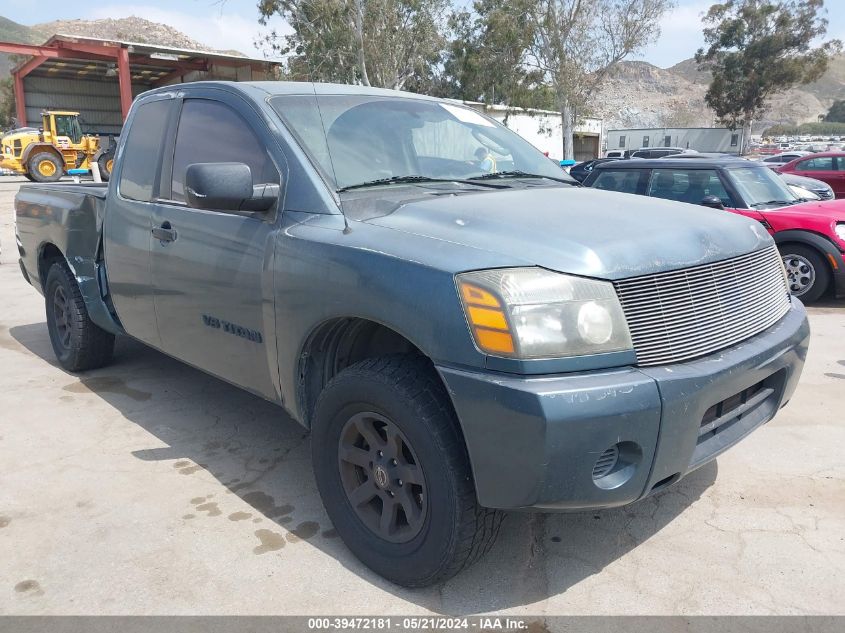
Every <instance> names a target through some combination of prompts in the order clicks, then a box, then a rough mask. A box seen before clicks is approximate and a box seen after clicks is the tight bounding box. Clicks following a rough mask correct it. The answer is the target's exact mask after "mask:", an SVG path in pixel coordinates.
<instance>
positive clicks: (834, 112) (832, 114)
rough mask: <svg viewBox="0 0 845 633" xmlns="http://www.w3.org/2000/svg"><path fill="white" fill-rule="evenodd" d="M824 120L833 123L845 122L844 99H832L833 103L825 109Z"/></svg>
mask: <svg viewBox="0 0 845 633" xmlns="http://www.w3.org/2000/svg"><path fill="white" fill-rule="evenodd" d="M824 120H825V121H831V122H833V123H845V99H837V100H836V101H834V102H833V105H832V106H830V110H828V111H827V114H826V115H825V117H824Z"/></svg>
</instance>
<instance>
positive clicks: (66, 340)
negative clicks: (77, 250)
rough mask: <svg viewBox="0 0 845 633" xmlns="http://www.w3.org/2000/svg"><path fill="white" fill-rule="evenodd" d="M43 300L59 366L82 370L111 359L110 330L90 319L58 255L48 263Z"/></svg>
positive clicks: (66, 267) (70, 369)
mask: <svg viewBox="0 0 845 633" xmlns="http://www.w3.org/2000/svg"><path fill="white" fill-rule="evenodd" d="M44 300H45V302H46V309H47V330H48V331H49V332H50V342H51V343H52V345H53V351H54V352H55V354H56V358H57V359H58V361H59V363H60V364H61V366H62V367H64V368H65V369H67V370H68V371H74V372H75V371H86V370H88V369H97V368H98V367H103V366H104V365H107V364H108V363H109V361H111V359H112V354H113V352H114V334H111V333H109V332H106V331H105V330H104V329H102V328H101V327H99V326H98V325H96V324H95V323H94V322H93V321H91V319H90V317H89V316H88V309H87V308H86V307H85V300H84V299H83V298H82V293H81V292H80V291H79V285H78V284H77V283H76V279H74V277H73V275H72V274H71V272H70V268H68V265H67V263H66V262H65V261H64V260H62V259H57V260H54V261H53V263H52V265H50V268H49V270H48V272H47V280H46V282H45V284H44Z"/></svg>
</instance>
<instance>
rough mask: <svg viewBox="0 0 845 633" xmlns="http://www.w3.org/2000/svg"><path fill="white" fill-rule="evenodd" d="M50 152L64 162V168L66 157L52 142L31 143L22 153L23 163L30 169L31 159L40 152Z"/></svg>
mask: <svg viewBox="0 0 845 633" xmlns="http://www.w3.org/2000/svg"><path fill="white" fill-rule="evenodd" d="M42 151H43V152H50V153H52V154H53V155H54V156H55V157H56V158H57V159H58V160H59V162H60V163H61V164H62V170H64V164H65V158H64V156H62V153H61V152H60V151H59V150H57V149H56V147H55V146H53V145H51V144H50V143H30V144H29V145H27V147H26V149H25V150H24V151H23V154H21V164H22V165H23V166H24V168H26V169H27V171H29V166H28V163H29V159H30V158H31V157H32V156H33V155H34V154H37V153H38V152H42Z"/></svg>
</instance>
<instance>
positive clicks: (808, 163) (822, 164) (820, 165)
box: [795, 156, 833, 171]
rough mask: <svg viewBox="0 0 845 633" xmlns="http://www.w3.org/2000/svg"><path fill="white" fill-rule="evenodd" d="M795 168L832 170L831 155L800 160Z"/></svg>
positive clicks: (801, 169)
mask: <svg viewBox="0 0 845 633" xmlns="http://www.w3.org/2000/svg"><path fill="white" fill-rule="evenodd" d="M795 168H796V169H797V170H798V171H833V157H832V156H819V157H818V158H809V159H807V160H802V161H801V162H800V163H798V164H797V165H796V166H795Z"/></svg>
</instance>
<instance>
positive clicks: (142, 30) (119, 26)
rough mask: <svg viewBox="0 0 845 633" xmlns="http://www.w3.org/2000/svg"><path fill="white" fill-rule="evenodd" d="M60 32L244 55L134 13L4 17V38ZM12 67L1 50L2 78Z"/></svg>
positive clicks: (41, 38)
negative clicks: (34, 19)
mask: <svg viewBox="0 0 845 633" xmlns="http://www.w3.org/2000/svg"><path fill="white" fill-rule="evenodd" d="M56 33H62V34H64V35H80V36H85V37H98V38H102V39H107V40H108V39H112V40H124V41H129V42H138V43H139V44H157V45H159V46H172V47H173V48H187V49H191V50H198V51H213V52H217V53H226V54H229V55H241V56H243V53H241V52H239V51H234V50H226V51H221V50H217V49H213V48H211V47H209V46H206V45H205V44H203V43H201V42H197V41H196V40H194V39H191V38H190V37H188V36H187V35H185V34H184V33H182V32H181V31H177V30H176V29H174V28H173V27H172V26H168V25H166V24H159V23H157V22H151V21H149V20H145V19H143V18H138V17H134V16H133V17H129V18H121V19H119V20H114V19H111V18H108V19H104V20H56V21H54V22H44V23H43V24H36V25H34V26H24V25H23V24H18V23H17V22H12V21H11V20H9V19H7V18H4V17H2V16H0V41H4V42H16V43H21V44H42V43H44V42H45V41H47V40H48V39H50V37H52V36H53V35H55V34H56ZM12 66H13V64H12V62H11V61H10V59H9V56H8V55H5V54H3V53H0V79H2V78H3V77H6V76H8V74H9V70H10V69H11V67H12Z"/></svg>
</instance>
